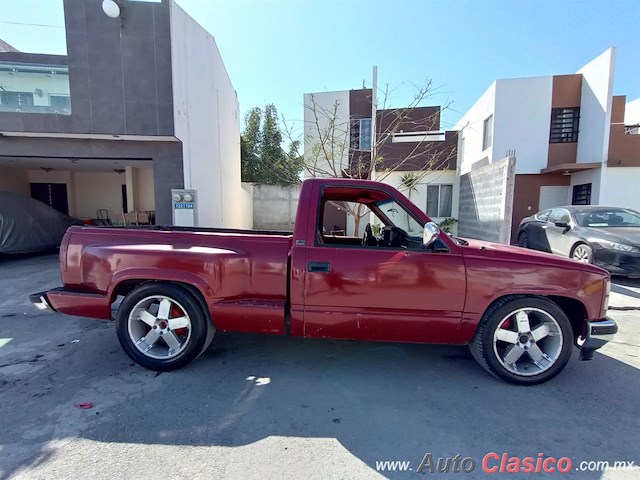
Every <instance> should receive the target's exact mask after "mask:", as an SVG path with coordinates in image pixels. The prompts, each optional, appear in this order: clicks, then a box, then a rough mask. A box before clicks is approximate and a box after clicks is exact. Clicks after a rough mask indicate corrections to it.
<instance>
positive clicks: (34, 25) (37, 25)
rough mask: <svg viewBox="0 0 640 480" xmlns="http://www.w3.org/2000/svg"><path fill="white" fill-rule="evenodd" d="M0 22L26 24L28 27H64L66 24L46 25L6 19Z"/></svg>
mask: <svg viewBox="0 0 640 480" xmlns="http://www.w3.org/2000/svg"><path fill="white" fill-rule="evenodd" d="M0 23H6V24H8V25H26V26H28V27H46V28H64V26H62V25H45V24H42V23H24V22H6V21H0Z"/></svg>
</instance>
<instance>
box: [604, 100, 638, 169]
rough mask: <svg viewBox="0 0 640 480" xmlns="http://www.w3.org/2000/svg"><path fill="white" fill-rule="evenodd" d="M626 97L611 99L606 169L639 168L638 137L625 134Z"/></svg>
mask: <svg viewBox="0 0 640 480" xmlns="http://www.w3.org/2000/svg"><path fill="white" fill-rule="evenodd" d="M626 100H627V97H626V96H625V95H619V96H615V97H613V103H612V107H611V131H610V133H609V158H608V160H607V166H608V167H640V135H629V134H626V133H625V125H624V110H625V103H626Z"/></svg>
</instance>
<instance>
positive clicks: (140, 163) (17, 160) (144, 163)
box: [0, 156, 153, 172]
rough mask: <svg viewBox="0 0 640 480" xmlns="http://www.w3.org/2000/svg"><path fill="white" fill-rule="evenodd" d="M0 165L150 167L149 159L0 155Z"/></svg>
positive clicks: (88, 168) (90, 169)
mask: <svg viewBox="0 0 640 480" xmlns="http://www.w3.org/2000/svg"><path fill="white" fill-rule="evenodd" d="M0 167H11V168H19V169H28V170H38V169H41V168H52V169H54V170H63V171H65V170H75V171H82V172H113V171H114V170H115V169H121V168H125V167H136V168H152V167H153V162H152V161H151V160H132V159H122V158H110V159H104V158H54V157H7V156H0Z"/></svg>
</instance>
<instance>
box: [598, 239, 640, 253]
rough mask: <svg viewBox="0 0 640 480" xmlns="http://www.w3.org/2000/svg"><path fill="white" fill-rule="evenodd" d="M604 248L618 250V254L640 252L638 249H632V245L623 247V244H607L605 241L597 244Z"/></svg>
mask: <svg viewBox="0 0 640 480" xmlns="http://www.w3.org/2000/svg"><path fill="white" fill-rule="evenodd" d="M598 243H600V245H602V246H603V247H605V248H611V249H613V250H618V251H620V252H633V253H638V252H640V248H638V247H634V246H633V245H625V244H624V243H616V242H608V241H606V240H603V241H600V242H598Z"/></svg>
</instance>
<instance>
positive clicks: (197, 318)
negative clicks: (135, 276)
mask: <svg viewBox="0 0 640 480" xmlns="http://www.w3.org/2000/svg"><path fill="white" fill-rule="evenodd" d="M116 331H117V334H118V340H119V341H120V345H121V346H122V348H123V349H124V351H125V352H126V354H127V355H129V357H130V358H131V359H132V360H133V361H134V362H136V363H137V364H139V365H141V366H143V367H145V368H148V369H151V370H156V371H162V372H164V371H170V370H176V369H178V368H182V367H184V366H185V365H187V364H188V363H190V362H192V361H193V360H195V359H196V358H198V357H199V356H200V355H201V354H202V353H203V352H204V351H205V350H206V349H207V347H208V346H209V344H210V343H211V340H212V339H213V335H214V333H215V328H214V326H213V324H212V323H211V321H210V319H209V316H208V315H207V314H206V313H205V312H204V311H203V308H202V306H201V305H200V303H199V302H198V300H197V299H196V298H195V297H194V295H193V294H192V293H190V292H189V291H187V290H185V289H183V288H181V287H179V286H177V285H172V284H164V283H150V284H146V285H142V286H140V287H138V288H136V289H135V290H133V291H132V292H131V293H130V294H129V295H127V296H126V297H125V298H124V300H123V301H122V303H121V304H120V308H119V309H118V313H117V316H116Z"/></svg>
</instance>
